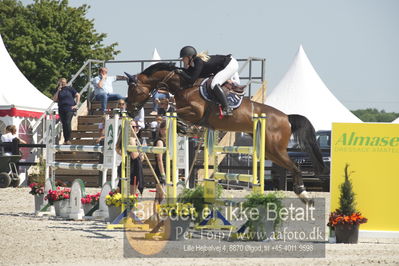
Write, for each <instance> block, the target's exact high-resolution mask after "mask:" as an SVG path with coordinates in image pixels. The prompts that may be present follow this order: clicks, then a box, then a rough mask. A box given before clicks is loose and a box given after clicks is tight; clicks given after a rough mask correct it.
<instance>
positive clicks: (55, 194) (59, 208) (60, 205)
mask: <svg viewBox="0 0 399 266" xmlns="http://www.w3.org/2000/svg"><path fill="white" fill-rule="evenodd" d="M70 194H71V189H70V188H61V187H57V188H56V190H51V189H50V190H49V191H48V194H47V196H46V197H45V199H46V200H48V202H49V203H50V205H54V209H55V215H57V216H62V217H66V216H67V208H68V205H69V198H70Z"/></svg>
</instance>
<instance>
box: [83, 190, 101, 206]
mask: <svg viewBox="0 0 399 266" xmlns="http://www.w3.org/2000/svg"><path fill="white" fill-rule="evenodd" d="M100 195H101V192H98V193H96V194H93V195H90V194H87V195H86V196H85V197H84V198H81V202H82V204H93V205H94V204H97V203H98V202H99V200H100Z"/></svg>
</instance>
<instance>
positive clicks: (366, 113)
mask: <svg viewBox="0 0 399 266" xmlns="http://www.w3.org/2000/svg"><path fill="white" fill-rule="evenodd" d="M351 112H352V113H353V114H354V115H356V116H357V117H358V118H359V119H360V120H362V121H363V122H388V123H389V122H392V121H393V120H395V119H396V118H397V117H399V113H387V112H385V111H384V110H381V111H378V110H377V109H374V108H373V109H372V108H367V109H359V110H354V111H351Z"/></svg>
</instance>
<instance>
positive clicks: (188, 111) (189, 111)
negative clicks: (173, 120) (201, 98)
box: [176, 106, 198, 121]
mask: <svg viewBox="0 0 399 266" xmlns="http://www.w3.org/2000/svg"><path fill="white" fill-rule="evenodd" d="M176 113H177V116H178V117H180V118H181V119H183V120H186V121H191V120H192V119H194V118H196V117H197V116H198V113H197V112H196V111H195V109H194V108H193V107H192V106H185V107H182V108H177V109H176Z"/></svg>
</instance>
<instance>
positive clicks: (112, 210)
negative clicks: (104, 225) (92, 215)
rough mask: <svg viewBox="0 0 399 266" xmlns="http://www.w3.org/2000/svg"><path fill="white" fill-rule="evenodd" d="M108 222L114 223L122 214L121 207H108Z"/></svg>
mask: <svg viewBox="0 0 399 266" xmlns="http://www.w3.org/2000/svg"><path fill="white" fill-rule="evenodd" d="M108 214H109V216H108V221H109V222H112V221H114V220H115V218H116V217H118V215H119V214H121V207H116V206H115V205H111V206H108Z"/></svg>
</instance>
